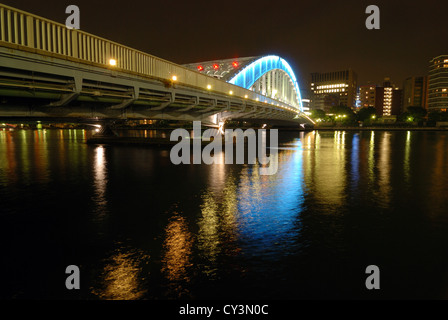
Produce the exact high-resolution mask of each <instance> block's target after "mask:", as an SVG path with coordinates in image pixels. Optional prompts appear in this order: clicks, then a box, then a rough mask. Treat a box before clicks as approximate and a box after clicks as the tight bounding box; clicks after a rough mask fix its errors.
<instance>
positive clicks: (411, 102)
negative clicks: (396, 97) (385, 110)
mask: <svg viewBox="0 0 448 320" xmlns="http://www.w3.org/2000/svg"><path fill="white" fill-rule="evenodd" d="M408 107H421V108H424V109H428V77H427V76H422V77H409V78H407V79H406V80H405V81H404V83H403V110H404V111H406V110H407V109H408Z"/></svg>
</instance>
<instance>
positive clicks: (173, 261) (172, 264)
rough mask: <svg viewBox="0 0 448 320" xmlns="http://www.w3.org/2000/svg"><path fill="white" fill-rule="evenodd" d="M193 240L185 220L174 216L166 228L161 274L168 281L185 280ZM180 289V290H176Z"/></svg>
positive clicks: (189, 263)
mask: <svg viewBox="0 0 448 320" xmlns="http://www.w3.org/2000/svg"><path fill="white" fill-rule="evenodd" d="M192 245H193V240H192V237H191V234H190V233H189V232H188V228H187V223H186V221H185V218H183V217H181V216H178V215H177V214H176V215H174V216H173V217H172V219H171V221H170V222H169V224H168V226H167V228H166V239H165V243H164V248H165V250H166V251H165V254H164V257H163V259H162V263H163V267H162V272H163V273H164V274H165V276H166V277H167V279H168V280H170V281H179V280H186V281H189V278H188V276H187V268H188V267H190V266H191V262H190V256H191V248H192ZM178 289H180V288H178Z"/></svg>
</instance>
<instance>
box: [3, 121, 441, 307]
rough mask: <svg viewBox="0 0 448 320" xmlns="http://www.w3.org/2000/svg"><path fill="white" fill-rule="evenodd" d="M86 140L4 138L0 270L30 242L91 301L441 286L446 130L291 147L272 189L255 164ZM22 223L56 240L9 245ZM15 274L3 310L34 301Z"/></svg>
mask: <svg viewBox="0 0 448 320" xmlns="http://www.w3.org/2000/svg"><path fill="white" fill-rule="evenodd" d="M89 134H90V133H89V132H86V131H84V130H47V131H25V130H17V131H14V132H10V131H0V194H1V195H2V198H1V199H2V207H1V211H0V212H1V213H2V215H0V217H1V218H2V221H1V222H2V226H3V227H4V229H5V230H4V232H3V234H4V235H5V236H6V238H9V239H15V241H16V242H14V241H12V242H11V240H8V241H9V242H8V243H9V246H8V248H9V249H8V250H9V251H7V252H6V253H5V259H6V260H5V261H9V263H11V266H10V267H7V269H8V270H11V269H14V268H16V267H17V266H16V265H14V263H15V262H14V261H16V260H17V259H16V258H17V256H18V255H19V254H22V253H23V250H26V249H25V248H27V246H26V245H23V244H22V243H27V242H28V241H31V240H35V239H38V241H39V245H41V247H42V248H47V247H48V249H47V250H49V252H50V250H51V252H52V253H53V252H58V254H49V255H48V256H51V257H53V258H52V259H54V260H51V261H47V262H48V263H49V264H51V263H53V264H57V263H61V264H62V263H65V262H66V260H70V264H72V263H74V264H76V261H77V260H78V261H80V262H79V263H82V264H83V266H84V269H83V270H86V271H85V272H88V273H89V271H88V270H92V271H90V278H92V277H93V278H94V279H93V280H90V283H89V285H88V288H89V290H88V292H83V294H82V297H87V298H99V299H124V300H129V299H130V300H132V299H152V298H166V297H171V298H178V297H187V298H195V297H199V298H201V297H202V298H204V297H206V298H212V297H218V296H219V297H221V296H224V297H233V296H234V295H238V294H240V295H241V296H244V297H247V298H250V297H252V295H253V296H262V297H286V296H287V297H292V298H293V297H302V296H307V294H310V295H311V296H312V297H321V296H331V297H341V295H340V292H339V291H338V285H340V284H341V283H342V281H346V280H347V279H349V282H344V286H345V288H348V289H347V291H344V290H342V291H343V293H344V294H347V292H350V294H354V296H355V297H356V296H357V294H358V293H359V292H358V291H356V290H357V289H354V288H358V287H359V286H358V284H357V280H350V279H353V278H352V274H353V272H361V274H362V272H363V270H361V269H356V268H362V267H363V266H364V263H367V262H369V263H370V262H371V259H374V260H375V259H376V260H377V261H379V263H382V264H383V265H384V266H385V267H386V268H387V269H388V270H389V271H390V272H397V274H398V273H400V272H401V273H402V274H404V275H411V274H412V273H413V270H415V268H417V267H418V268H419V270H421V272H422V273H423V276H422V280H421V281H417V285H416V286H417V287H416V289H415V290H401V289H396V291H387V290H384V291H383V292H386V293H385V294H389V296H393V297H403V296H406V295H411V296H419V294H420V295H425V294H427V296H430V297H438V294H439V292H448V291H447V290H446V289H447V288H446V286H445V284H444V283H445V282H443V281H437V280H438V279H439V280H440V279H448V277H447V276H448V274H447V272H446V270H447V269H448V268H447V266H448V263H447V261H448V256H447V255H448V254H447V252H448V250H447V248H448V237H447V236H446V235H447V234H448V232H447V231H448V217H447V214H446V207H447V206H448V201H447V197H446V194H447V192H448V161H446V160H447V156H446V154H447V151H448V143H447V141H448V139H447V138H446V133H443V132H438V133H437V132H409V131H408V132H406V131H405V132H381V131H379V132H373V131H372V132H346V131H334V132H325V131H313V132H306V133H304V132H302V133H294V134H289V136H286V137H283V138H282V141H281V143H280V145H279V148H278V152H279V153H278V155H279V159H278V163H279V165H278V172H277V173H276V174H275V175H272V176H263V175H260V174H259V166H258V165H257V164H256V165H224V164H222V163H221V164H214V165H209V166H207V165H185V166H174V165H172V164H171V163H170V162H169V159H168V157H169V151H167V150H160V149H152V148H138V147H117V146H116V147H112V146H87V145H85V144H84V143H83V142H84V141H85V139H86V137H88V135H89ZM132 134H133V135H136V136H139V135H143V136H146V137H154V136H158V133H157V132H154V131H152V130H149V131H142V132H140V133H139V132H134V133H132ZM165 134H166V133H165ZM221 158H222V159H224V154H221ZM31 213H32V215H31ZM30 217H32V218H30ZM43 217H45V218H43ZM28 219H32V220H30V221H32V225H33V230H39V229H45V230H51V232H52V233H51V234H52V235H51V236H48V237H45V236H42V234H38V235H39V236H40V237H41V238H35V237H36V233H33V232H30V231H29V230H28V229H24V230H28V231H27V232H25V231H23V232H21V231H19V233H17V230H21V229H20V228H18V225H19V224H18V222H17V221H20V220H22V221H24V222H27V221H28ZM11 230H16V231H14V232H15V233H13V231H11ZM66 234H67V235H66ZM33 237H34V238H33ZM15 243H20V245H19V244H15ZM55 243H56V244H57V245H60V246H62V247H64V250H60V249H58V250H54V248H53V247H54V246H55V245H56V244H55ZM14 245H16V246H17V248H15V247H14ZM80 246H82V249H81V248H80ZM67 252H71V253H70V256H66V255H68V254H67ZM372 257H373V258H372ZM419 257H421V258H419ZM69 258H70V259H69ZM416 258H417V259H416ZM416 260H417V261H416ZM19 261H20V259H19ZM412 264H414V265H412ZM415 264H417V266H415ZM22 268H23V267H22ZM86 268H87V269H86ZM89 268H90V269H89ZM22 276H23V275H21V276H20V277H22ZM20 277H19V279H17V278H14V277H12V278H11V280H10V281H11V283H9V284H8V285H7V286H5V288H11V289H9V291H5V292H4V293H3V294H4V295H5V296H6V297H8V296H19V297H20V296H21V295H22V297H33V292H34V290H36V289H35V287H33V286H27V285H26V283H27V282H26V281H24V280H23V279H22V278H20ZM48 277H51V276H50V275H48ZM339 278H340V279H341V280H339ZM403 278H405V276H401V277H397V279H398V280H393V281H396V282H393V281H392V280H391V281H392V282H393V283H394V284H397V288H402V287H403V283H401V282H400V280H399V279H403ZM83 279H89V276H85V277H83ZM260 279H263V281H260ZM322 279H325V281H330V282H329V283H326V282H325V281H324V280H322ZM329 279H330V280H329ZM19 280H20V281H19ZM362 280H364V279H362ZM86 281H87V280H86ZM322 281H323V282H322ZM350 281H353V282H350ZM48 283H50V284H51V283H52V282H51V281H49V282H48ZM17 284H18V285H19V287H18V288H15V286H16V285H17ZM316 284H317V285H316ZM418 285H421V286H423V287H424V288H425V290H426V291H425V290H420V291H419V290H418ZM237 286H238V289H235V288H237ZM425 286H426V287H425ZM5 290H6V289H5ZM46 290H47V291H48V292H54V291H57V290H59V289H55V288H54V287H50V286H49V287H48V288H46ZM301 290H302V291H301ZM27 292H29V293H27ZM353 292H354V293H353ZM40 294H42V292H40ZM61 295H62V296H66V297H67V295H68V297H70V295H69V293H67V292H65V291H64V292H62V293H61Z"/></svg>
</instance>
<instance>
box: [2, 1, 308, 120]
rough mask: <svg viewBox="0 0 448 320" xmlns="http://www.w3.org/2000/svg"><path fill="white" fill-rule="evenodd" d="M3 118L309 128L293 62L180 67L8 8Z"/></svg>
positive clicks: (246, 61) (4, 21)
mask: <svg viewBox="0 0 448 320" xmlns="http://www.w3.org/2000/svg"><path fill="white" fill-rule="evenodd" d="M0 97H1V100H0V118H1V119H4V120H5V119H12V120H14V119H15V120H17V119H36V120H43V119H50V120H53V121H56V120H64V121H67V120H69V119H70V120H74V121H79V120H83V119H84V120H90V121H92V120H94V121H101V120H110V119H122V120H127V119H166V120H184V121H195V120H199V121H202V122H204V123H206V124H207V123H209V124H211V125H218V124H219V123H223V122H225V121H226V120H247V121H252V122H263V123H266V122H268V123H271V124H273V125H280V126H281V125H284V124H287V125H291V124H293V125H297V126H298V124H300V123H301V124H303V123H310V122H311V120H310V119H309V118H308V117H307V116H306V115H305V113H304V112H303V106H302V100H301V97H300V90H299V86H298V84H297V80H296V77H295V75H294V72H293V70H292V69H291V67H290V66H289V64H288V63H287V62H286V61H285V60H284V59H282V58H281V57H278V56H262V57H250V58H238V59H230V60H218V61H208V62H199V63H193V64H188V65H178V64H175V63H173V62H170V61H166V60H163V59H161V58H158V57H155V56H152V55H150V54H147V53H144V52H141V51H139V50H135V49H132V48H129V47H127V46H124V45H121V44H119V43H115V42H113V41H110V40H107V39H104V38H101V37H98V36H95V35H92V34H89V33H87V32H84V31H81V30H75V29H69V28H67V27H66V26H65V25H64V24H60V23H58V22H55V21H51V20H48V19H45V18H43V17H39V16H36V15H34V14H31V13H28V12H24V11H21V10H18V9H15V8H12V7H9V6H6V5H3V4H0Z"/></svg>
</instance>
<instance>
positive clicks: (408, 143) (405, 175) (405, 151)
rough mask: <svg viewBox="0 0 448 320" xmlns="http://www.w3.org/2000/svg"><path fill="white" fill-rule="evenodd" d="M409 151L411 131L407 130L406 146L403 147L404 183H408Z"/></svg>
mask: <svg viewBox="0 0 448 320" xmlns="http://www.w3.org/2000/svg"><path fill="white" fill-rule="evenodd" d="M410 151H411V131H408V132H407V135H406V146H405V149H404V166H403V167H404V177H405V180H406V183H407V184H408V185H409V182H410V181H409V179H410V175H409V171H410V157H409V156H410Z"/></svg>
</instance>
